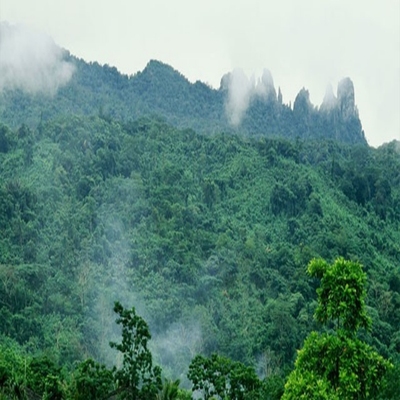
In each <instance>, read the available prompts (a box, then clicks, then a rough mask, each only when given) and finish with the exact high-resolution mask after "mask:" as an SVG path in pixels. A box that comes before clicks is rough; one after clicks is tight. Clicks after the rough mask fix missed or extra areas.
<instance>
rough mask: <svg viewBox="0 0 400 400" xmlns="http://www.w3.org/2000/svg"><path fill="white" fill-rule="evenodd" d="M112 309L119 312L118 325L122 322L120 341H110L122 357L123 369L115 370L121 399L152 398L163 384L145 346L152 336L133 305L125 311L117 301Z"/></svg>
mask: <svg viewBox="0 0 400 400" xmlns="http://www.w3.org/2000/svg"><path fill="white" fill-rule="evenodd" d="M114 311H115V312H116V313H117V314H118V315H119V317H118V319H117V321H116V322H117V324H120V325H122V342H121V343H120V344H117V343H114V342H111V343H110V346H111V347H113V348H115V349H117V350H118V351H120V352H121V353H122V357H123V360H122V368H121V369H119V370H117V371H116V373H115V378H116V381H117V385H118V391H119V393H120V394H121V396H122V398H124V399H132V400H133V399H135V400H150V399H152V398H155V396H156V394H157V392H158V390H160V388H161V386H162V383H161V369H160V368H159V367H157V366H156V367H154V368H153V361H152V354H151V352H150V350H149V349H148V348H147V342H148V340H149V339H150V338H151V336H150V331H149V328H148V326H147V324H146V322H145V321H144V319H143V318H141V317H140V316H138V315H137V314H136V311H135V308H134V307H133V308H132V309H130V310H127V309H124V308H123V306H122V305H121V303H119V302H116V303H115V305H114Z"/></svg>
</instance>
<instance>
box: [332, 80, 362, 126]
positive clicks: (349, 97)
mask: <svg viewBox="0 0 400 400" xmlns="http://www.w3.org/2000/svg"><path fill="white" fill-rule="evenodd" d="M337 99H338V107H339V110H340V115H341V117H342V118H343V120H344V121H348V120H349V119H351V118H354V117H358V111H357V107H356V105H355V96H354V85H353V82H352V81H351V79H350V78H344V79H342V80H341V81H340V82H339V84H338V89H337Z"/></svg>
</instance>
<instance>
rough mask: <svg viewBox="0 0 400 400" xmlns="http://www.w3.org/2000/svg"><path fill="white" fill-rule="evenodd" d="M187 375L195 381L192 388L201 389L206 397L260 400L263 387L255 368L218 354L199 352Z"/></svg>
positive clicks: (194, 389)
mask: <svg viewBox="0 0 400 400" xmlns="http://www.w3.org/2000/svg"><path fill="white" fill-rule="evenodd" d="M188 377H189V379H190V380H191V381H192V383H193V391H197V390H198V391H200V392H201V393H202V395H203V398H204V399H205V400H207V399H210V398H212V397H213V396H218V397H219V398H222V399H225V398H228V399H232V400H244V399H257V398H259V397H258V396H259V394H260V392H261V390H262V382H261V381H260V380H259V379H258V377H257V375H256V373H255V371H254V369H253V368H251V367H246V366H245V365H243V364H242V363H240V362H235V361H231V360H230V359H228V358H225V357H222V356H218V355H217V354H212V355H211V357H209V358H206V357H203V356H201V355H197V356H196V357H195V358H194V359H193V360H192V362H191V364H190V366H189V372H188Z"/></svg>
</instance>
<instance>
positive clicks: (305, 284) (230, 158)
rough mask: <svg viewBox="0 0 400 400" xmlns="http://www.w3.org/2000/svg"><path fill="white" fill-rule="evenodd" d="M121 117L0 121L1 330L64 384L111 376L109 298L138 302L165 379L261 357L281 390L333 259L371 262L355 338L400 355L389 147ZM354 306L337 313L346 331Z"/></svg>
mask: <svg viewBox="0 0 400 400" xmlns="http://www.w3.org/2000/svg"><path fill="white" fill-rule="evenodd" d="M153 67H154V66H153ZM98 68H99V69H101V67H100V66H98ZM108 72H110V74H111V75H110V79H111V76H114V75H113V72H112V71H108ZM114 72H115V71H114ZM148 78H149V79H150V78H151V77H150V76H148ZM112 79H113V82H114V78H112ZM127 79H128V78H127ZM118 82H119V81H118V79H117V78H115V82H114V83H113V84H115V85H117V86H118V85H119V84H120V83H121V82H120V83H118ZM97 84H98V86H99V90H100V86H101V80H100V81H99V82H97ZM103 88H104V87H102V89H103ZM102 89H101V90H102ZM203 89H204V88H203ZM143 90H144V89H143ZM43 104H45V103H43ZM104 104H107V103H104ZM83 106H84V105H83ZM43 107H45V106H44V105H43ZM98 109H99V107H97V109H96V110H98ZM114 111H115V112H114ZM281 111H282V112H285V110H284V109H282V110H281ZM96 113H97V111H96ZM116 113H117V114H118V110H113V109H112V108H110V107H108V108H107V106H104V108H103V115H102V117H101V118H99V117H97V116H93V117H78V116H73V115H66V116H64V117H59V118H53V119H52V118H48V117H49V116H50V115H49V114H48V115H47V117H44V118H43V121H42V122H41V123H40V126H38V127H35V124H30V127H29V128H28V127H27V126H21V127H20V125H21V123H17V124H15V125H14V126H15V128H10V127H4V126H3V127H4V130H3V131H4V132H5V134H4V135H3V136H4V137H6V139H7V141H6V142H7V146H8V148H7V152H0V227H1V229H0V332H1V333H2V334H3V335H6V336H8V337H10V338H13V339H15V341H16V343H18V346H20V347H21V349H26V350H27V352H28V353H29V354H30V356H35V357H36V356H42V355H46V356H48V357H49V358H50V359H51V360H52V361H53V362H54V364H55V365H56V366H57V367H58V366H60V367H61V366H62V367H63V371H64V370H65V371H66V373H67V374H68V373H69V372H70V371H72V370H73V368H74V365H76V363H77V362H78V363H79V362H81V361H83V360H85V359H87V358H89V357H90V358H93V359H95V360H97V361H99V362H100V363H105V364H106V365H112V363H114V362H115V359H114V357H113V356H112V355H111V354H110V352H109V345H108V342H109V341H110V340H113V335H114V333H113V330H112V325H111V323H110V321H111V320H113V315H112V311H111V310H112V306H113V302H114V300H119V301H121V302H123V303H127V304H137V305H138V309H140V312H141V314H142V315H143V316H144V317H145V318H146V320H147V321H148V323H149V326H151V329H152V333H153V340H152V342H153V343H155V345H154V351H153V353H154V360H157V362H158V363H160V364H161V365H163V367H164V371H165V375H166V376H168V378H170V379H175V378H178V377H179V378H181V379H182V380H183V379H184V377H185V374H186V370H187V366H188V364H189V363H190V360H191V359H192V358H193V357H194V356H195V355H196V354H199V353H200V354H205V355H210V354H212V353H213V352H218V353H219V354H221V355H223V356H224V357H229V358H231V359H233V360H237V361H240V362H242V363H244V364H245V365H256V363H258V361H259V359H260V358H261V357H262V356H263V355H264V354H271V357H270V360H269V361H265V363H266V365H267V366H266V367H265V368H264V367H263V371H270V370H271V367H270V366H271V365H272V366H273V368H272V369H273V371H274V372H273V375H276V376H279V377H282V379H283V377H284V375H285V373H286V371H288V370H289V369H290V368H291V367H292V365H293V361H294V358H295V356H296V353H295V349H297V348H300V346H301V343H302V342H303V340H304V338H305V337H306V336H307V335H308V334H309V333H310V331H312V330H316V329H317V322H316V321H315V320H313V318H312V315H313V313H314V311H315V308H316V295H315V279H313V278H310V277H309V276H308V275H307V274H306V271H305V269H304V265H306V264H308V262H309V261H310V260H311V259H313V258H314V257H317V258H320V257H322V258H324V259H326V260H327V261H328V263H333V261H334V260H335V259H336V258H337V257H339V256H342V257H345V258H348V259H351V260H359V261H360V262H361V263H363V264H364V265H367V266H368V267H367V268H366V270H365V273H366V275H367V279H368V282H369V283H368V287H367V293H366V297H365V301H366V305H367V310H368V314H369V315H370V316H371V317H372V318H373V321H374V324H373V325H372V329H371V331H370V332H369V333H368V332H364V331H363V330H362V331H361V333H360V335H362V338H363V340H364V341H366V342H367V343H368V344H369V345H371V346H372V347H373V348H374V349H376V350H378V351H379V353H380V354H382V355H384V356H385V357H388V356H392V357H393V358H394V359H395V358H396V357H398V355H399V351H400V339H399V334H398V332H399V323H400V311H399V310H400V289H399V287H400V286H399V284H398V280H399V279H398V277H399V276H400V270H399V261H400V260H399V254H400V247H399V243H400V213H399V210H400V181H399V179H400V178H399V174H398V173H397V171H399V169H400V159H399V153H398V150H397V147H396V143H392V144H388V145H386V146H383V147H381V148H379V149H373V148H368V147H366V146H363V147H362V148H358V147H357V146H346V145H341V144H338V143H336V142H333V141H327V142H325V141H322V140H321V141H318V142H312V141H301V140H297V141H290V140H285V139H282V138H276V139H267V138H247V139H244V138H243V137H241V136H237V135H231V134H215V135H207V136H206V135H200V134H198V133H196V132H194V131H191V130H179V129H177V128H175V127H173V126H171V125H168V124H166V123H165V122H163V121H162V120H160V119H155V118H153V119H150V118H147V119H138V120H134V121H131V122H129V123H121V122H117V121H116V120H115V115H116ZM44 114H46V112H44ZM37 115H38V116H39V115H40V113H38V114H37ZM134 116H135V114H134V113H133V114H132V118H134ZM19 127H20V129H19ZM288 134H289V133H288ZM28 156H29V157H28ZM357 174H358V175H361V177H360V179H359V180H353V176H356V175H357ZM282 193H283V194H282ZM357 196H358V197H357ZM357 199H358V200H357ZM356 276H357V274H356ZM362 279H364V278H362ZM362 279H361V281H362ZM339 281H340V279H339ZM361 281H360V282H361ZM340 282H341V281H340ZM340 282H339V284H340V285H341V286H342V287H344V288H345V287H346V282H345V281H343V282H342V283H340ZM324 293H325V292H324ZM326 294H327V292H326V293H325V295H326ZM348 295H349V299H351V296H352V294H351V292H349V293H348ZM139 307H140V308H139ZM357 307H358V306H357V304H355V303H354V304H353V305H352V306H351V307H350V308H343V309H341V311H340V312H344V313H345V314H346V309H347V314H346V315H347V316H348V317H349V326H351V325H352V324H354V323H356V324H357V322H356V321H352V320H351V318H352V316H351V312H350V310H357ZM323 313H325V314H326V313H328V310H325V311H324V312H323ZM329 313H331V311H329ZM326 315H327V314H326ZM329 315H330V314H329ZM347 316H346V317H345V318H347ZM329 318H331V317H329ZM365 322H366V321H365V320H364V322H362V321H360V324H361V326H362V325H365ZM337 323H338V319H337V318H336V319H335V320H334V321H332V322H331V323H330V324H329V328H332V327H335V326H337ZM176 327H179V329H176ZM340 327H342V328H344V324H343V319H342V316H340ZM167 334H168V335H167ZM114 340H115V339H114ZM165 343H168V344H167V345H165ZM262 374H263V375H262V376H265V377H269V376H270V375H269V374H270V373H268V374H267V373H265V374H264V372H262ZM18 376H19V377H21V376H22V377H24V376H25V375H24V374H23V373H22V374H19V373H18ZM24 379H25V378H24Z"/></svg>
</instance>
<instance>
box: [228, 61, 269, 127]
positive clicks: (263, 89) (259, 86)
mask: <svg viewBox="0 0 400 400" xmlns="http://www.w3.org/2000/svg"><path fill="white" fill-rule="evenodd" d="M221 86H222V89H223V90H226V91H227V93H228V96H227V100H226V104H225V111H226V115H227V117H228V120H229V122H230V124H231V125H233V126H238V125H240V123H241V121H242V119H243V117H244V115H245V113H246V110H247V108H248V107H249V105H250V102H251V100H252V99H253V98H254V97H260V98H263V99H265V100H276V91H275V87H274V82H273V79H272V75H271V73H270V72H269V71H268V70H267V69H264V71H263V73H262V75H261V77H260V78H258V79H256V78H255V76H254V75H252V76H251V77H250V78H249V77H248V76H247V75H246V74H245V73H244V71H243V70H242V69H234V70H233V71H232V72H231V73H229V74H227V75H225V76H224V77H223V78H222V83H221Z"/></svg>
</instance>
